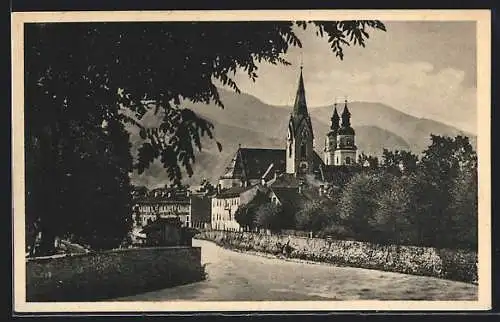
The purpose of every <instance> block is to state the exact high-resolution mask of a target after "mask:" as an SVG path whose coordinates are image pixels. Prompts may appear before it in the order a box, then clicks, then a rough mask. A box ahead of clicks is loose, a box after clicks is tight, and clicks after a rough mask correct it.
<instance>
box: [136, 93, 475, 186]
mask: <svg viewBox="0 0 500 322" xmlns="http://www.w3.org/2000/svg"><path fill="white" fill-rule="evenodd" d="M219 92H220V95H221V99H222V102H223V103H224V105H225V106H224V109H221V108H220V107H218V106H216V105H214V104H210V105H205V104H193V103H190V102H185V103H184V106H185V107H187V108H190V109H192V110H194V111H195V112H196V113H198V114H199V115H200V116H203V117H205V118H206V119H208V120H209V121H211V122H212V123H213V124H214V126H215V130H214V134H215V138H216V139H217V140H218V141H219V142H221V144H222V151H221V152H219V151H218V149H217V147H216V145H215V142H214V141H211V140H209V139H204V140H203V143H204V144H203V150H202V151H201V152H200V153H198V154H197V155H196V161H195V164H194V166H193V169H194V175H193V177H192V178H187V177H186V176H184V180H183V181H184V182H186V183H188V184H191V185H197V184H198V183H199V182H200V181H201V179H202V178H207V179H210V180H215V179H217V178H218V176H219V175H220V174H221V173H222V171H223V170H224V168H225V167H226V166H227V164H228V163H229V161H230V159H231V157H232V156H233V155H234V153H235V152H236V150H237V148H238V144H241V146H243V147H269V148H284V146H285V138H286V128H287V125H288V120H289V114H290V111H291V107H290V106H289V107H283V106H272V105H268V104H265V103H263V102H262V101H260V100H259V99H257V98H256V97H254V96H251V95H248V94H244V93H242V94H236V93H234V92H231V91H227V90H225V89H219ZM348 107H349V110H350V111H351V114H352V116H351V123H352V126H353V127H354V129H355V131H356V144H357V146H358V149H359V151H360V152H364V153H366V154H370V155H377V156H380V154H381V152H382V150H383V149H384V148H387V149H391V150H394V149H400V150H401V149H404V150H411V151H412V152H413V153H416V154H419V153H421V152H422V151H423V150H424V149H425V148H426V147H427V145H428V144H429V142H430V134H431V133H433V134H439V135H447V136H456V135H459V134H460V135H467V136H469V137H470V138H471V142H472V144H473V146H474V147H475V145H476V138H475V136H474V135H471V134H469V133H465V132H463V131H460V130H459V129H456V128H454V127H451V126H448V125H445V124H443V123H439V122H436V121H433V120H428V119H422V118H417V117H414V116H411V115H408V114H405V113H403V112H400V111H398V110H397V109H394V108H392V107H390V106H387V105H384V104H380V103H372V102H351V103H349V104H348ZM342 109H343V104H341V105H340V106H339V107H338V110H339V112H341V111H342ZM309 113H310V115H311V120H312V124H313V128H314V136H315V150H316V151H317V152H318V153H319V155H320V156H322V152H321V151H322V149H323V146H324V138H325V135H326V133H327V132H328V130H329V126H330V117H331V114H332V107H331V106H323V107H310V108H309ZM147 122H148V124H154V123H156V122H157V120H156V119H155V118H154V117H151V116H150V117H149V118H148V120H147ZM130 132H131V141H132V152H133V154H135V153H136V150H137V148H138V146H139V145H140V137H139V135H138V133H137V131H136V130H133V129H131V130H130ZM132 182H133V183H134V184H137V185H145V186H148V187H157V186H162V185H164V184H166V183H168V178H167V175H166V173H165V170H164V169H163V168H162V166H161V164H160V163H159V162H155V163H154V164H153V165H152V166H151V167H150V168H149V169H148V170H147V171H146V172H145V173H144V174H142V175H137V174H133V175H132Z"/></svg>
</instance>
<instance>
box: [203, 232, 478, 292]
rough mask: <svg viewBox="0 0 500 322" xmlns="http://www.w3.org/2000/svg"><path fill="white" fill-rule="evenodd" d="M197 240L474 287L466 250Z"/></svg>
mask: <svg viewBox="0 0 500 322" xmlns="http://www.w3.org/2000/svg"><path fill="white" fill-rule="evenodd" d="M196 238H199V239H205V240H210V241H213V242H215V243H216V244H218V245H220V246H223V247H227V248H232V249H237V250H243V251H245V250H246V251H257V252H262V253H268V254H274V255H280V256H285V257H289V258H297V259H303V260H309V261H318V262H325V263H331V264H335V265H340V266H351V267H359V268H368V269H377V270H383V271H390V272H398V273H405V274H413V275H424V276H433V277H438V278H444V279H450V280H456V281H462V282H468V283H477V254H476V253H475V252H472V251H467V250H459V249H454V250H451V249H436V248H431V247H416V246H398V245H376V244H371V243H366V242H358V241H342V240H332V241H328V240H325V239H320V238H304V237H297V236H281V235H264V234H257V233H250V232H226V231H204V232H201V233H200V234H198V235H197V236H196Z"/></svg>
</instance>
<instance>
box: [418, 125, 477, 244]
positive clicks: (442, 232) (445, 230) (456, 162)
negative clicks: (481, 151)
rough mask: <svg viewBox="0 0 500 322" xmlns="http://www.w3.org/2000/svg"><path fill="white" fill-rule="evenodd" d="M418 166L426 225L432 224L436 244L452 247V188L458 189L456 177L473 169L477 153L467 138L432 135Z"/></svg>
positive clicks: (430, 237) (474, 169) (453, 237)
mask: <svg viewBox="0 0 500 322" xmlns="http://www.w3.org/2000/svg"><path fill="white" fill-rule="evenodd" d="M419 167H420V172H421V175H422V181H421V182H422V185H423V186H424V187H425V197H426V198H425V199H426V201H427V210H426V212H425V215H426V217H427V218H428V220H427V221H428V224H431V225H433V226H434V232H435V234H434V235H435V236H434V238H435V244H436V245H437V246H442V247H454V245H453V244H454V240H455V236H454V233H453V231H452V229H451V227H453V225H454V222H455V219H454V217H455V213H454V212H453V211H450V205H451V204H452V202H453V190H454V189H455V191H457V188H456V185H457V183H456V182H457V180H459V179H458V178H460V177H461V176H463V175H464V174H465V173H467V172H470V173H473V172H474V171H476V169H477V156H476V153H475V151H474V150H473V148H472V146H471V144H470V143H469V139H468V138H467V137H464V136H457V137H455V138H452V137H443V136H438V135H431V144H430V145H429V146H428V147H427V149H426V150H425V151H424V152H423V157H422V160H421V163H420V165H419ZM459 181H460V180H459ZM470 182H471V181H470ZM454 187H455V188H454ZM428 238H429V239H432V238H433V237H432V236H428Z"/></svg>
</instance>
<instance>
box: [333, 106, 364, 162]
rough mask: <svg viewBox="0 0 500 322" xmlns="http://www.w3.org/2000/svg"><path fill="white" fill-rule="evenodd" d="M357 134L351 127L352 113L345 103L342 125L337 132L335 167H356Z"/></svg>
mask: <svg viewBox="0 0 500 322" xmlns="http://www.w3.org/2000/svg"><path fill="white" fill-rule="evenodd" d="M354 136H355V132H354V129H353V128H352V127H351V113H350V112H349V109H348V108H347V100H346V101H345V106H344V111H343V112H342V124H341V126H340V128H339V129H338V132H337V149H336V150H335V153H334V155H335V165H347V166H349V165H354V164H355V163H356V151H357V149H358V148H357V147H356V145H355V143H354Z"/></svg>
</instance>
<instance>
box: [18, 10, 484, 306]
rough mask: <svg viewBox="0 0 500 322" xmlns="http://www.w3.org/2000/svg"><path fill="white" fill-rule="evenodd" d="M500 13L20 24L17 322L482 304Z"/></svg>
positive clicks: (205, 14) (108, 16) (36, 16)
mask: <svg viewBox="0 0 500 322" xmlns="http://www.w3.org/2000/svg"><path fill="white" fill-rule="evenodd" d="M490 42H491V35H490V12H489V11H487V10H453V11H443V10H435V11H433V10H427V11H425V10H418V11H417V10H415V11H411V10H305V11H283V10H274V11H272V10H271V11H151V12H147V11H137V12H134V11H128V12H38V13H35V12H16V13H13V14H12V66H13V102H12V115H13V123H12V124H13V127H12V131H13V132H12V133H13V135H12V137H13V145H12V152H13V162H12V164H13V178H12V181H13V229H14V234H13V237H14V238H13V248H14V250H13V251H14V267H13V281H14V292H13V294H14V299H13V303H14V307H13V310H14V311H15V312H28V313H29V312H33V313H39V314H40V313H47V312H56V313H75V312H215V311H246V312H260V311H313V310H314V311H348V310H357V311H365V310H366V311H371V310H408V311H425V310H434V311H435V310H443V311H445V310H487V309H490V308H491V260H490V256H491V241H490V229H491V227H490V219H491V218H490V217H491V209H490V200H491V191H490V177H491V174H490V108H491V102H490V96H491V88H490V75H491V74H490V73H491V66H490V60H491V57H490Z"/></svg>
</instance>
